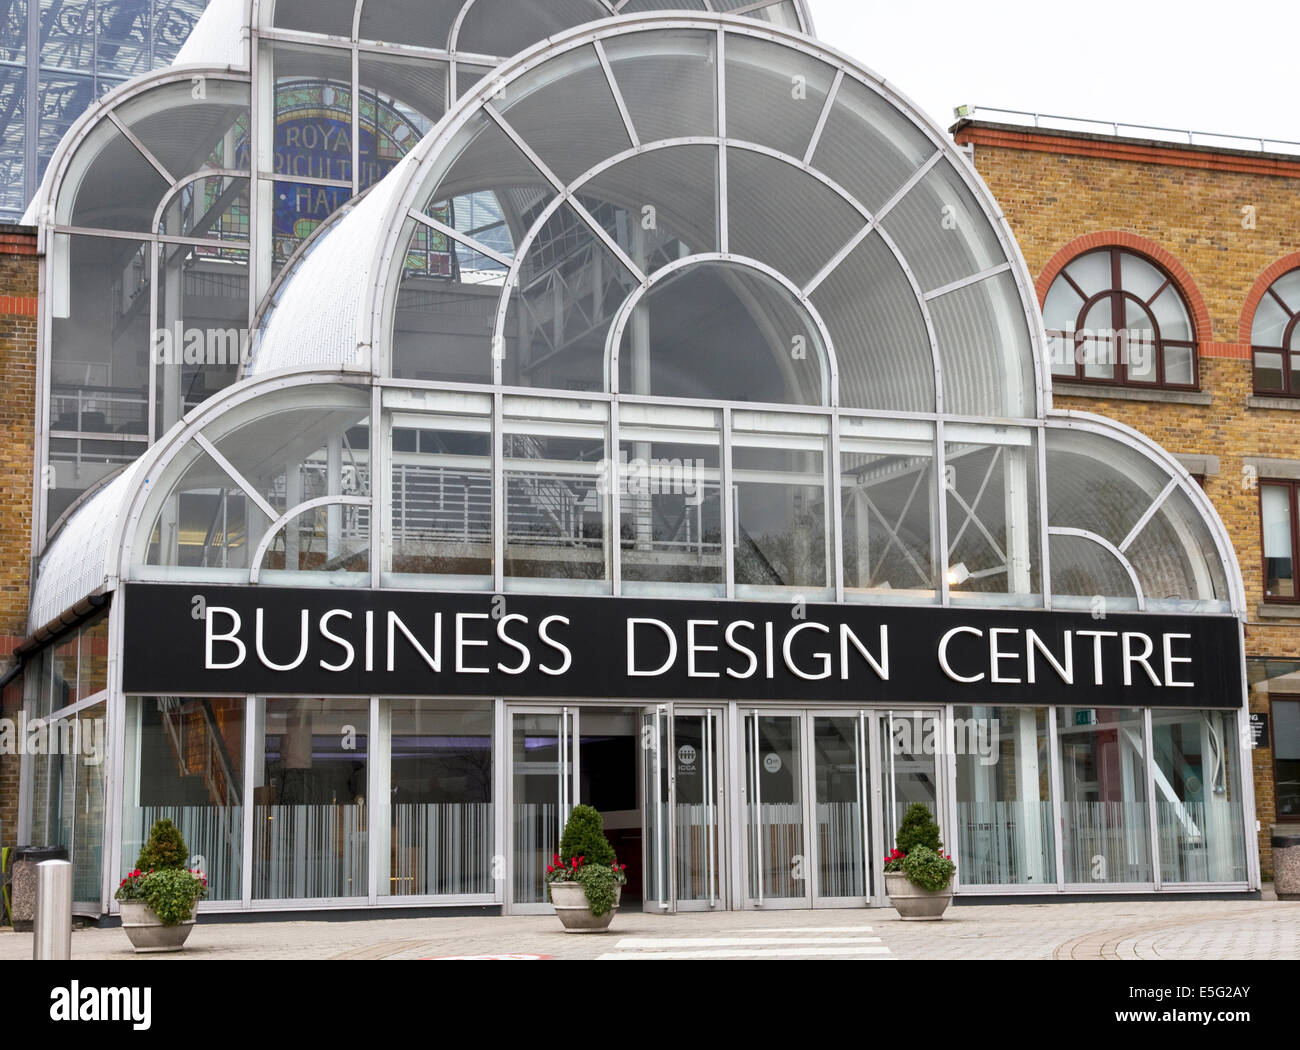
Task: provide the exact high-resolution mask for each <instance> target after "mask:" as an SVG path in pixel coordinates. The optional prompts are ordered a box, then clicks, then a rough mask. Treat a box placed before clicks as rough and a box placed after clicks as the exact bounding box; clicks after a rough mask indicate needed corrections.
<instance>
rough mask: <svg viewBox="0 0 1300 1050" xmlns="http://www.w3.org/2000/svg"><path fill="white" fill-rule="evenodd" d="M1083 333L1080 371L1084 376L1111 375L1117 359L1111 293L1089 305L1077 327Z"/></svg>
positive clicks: (1094, 377)
mask: <svg viewBox="0 0 1300 1050" xmlns="http://www.w3.org/2000/svg"><path fill="white" fill-rule="evenodd" d="M1080 332H1081V335H1082V337H1083V339H1082V343H1081V345H1080V349H1081V350H1082V353H1083V374H1084V377H1085V378H1087V379H1114V378H1115V365H1116V363H1117V362H1118V360H1119V353H1118V347H1117V346H1116V335H1115V304H1114V297H1113V296H1106V297H1104V298H1102V299H1099V300H1097V302H1095V303H1093V305H1092V306H1091V307H1090V308H1089V310H1088V313H1087V315H1086V316H1085V317H1084V319H1083V328H1082V329H1081V330H1080Z"/></svg>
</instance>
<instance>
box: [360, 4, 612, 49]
mask: <svg viewBox="0 0 1300 1050" xmlns="http://www.w3.org/2000/svg"><path fill="white" fill-rule="evenodd" d="M371 2H372V3H374V2H375V0H371ZM464 12H465V13H464V21H463V22H462V23H461V26H460V34H459V36H458V37H457V38H456V47H455V50H457V51H466V52H470V53H472V54H477V55H514V54H518V53H519V52H520V51H523V50H524V49H525V48H527V47H528V46H529V45H530V44H534V43H536V42H537V41H539V40H543V39H545V38H546V37H549V36H554V35H555V34H556V33H558V32H560V31H561V30H563V29H567V28H568V27H569V26H575V25H581V24H582V23H584V22H591V21H594V20H595V19H597V18H605V17H607V16H608V15H609V10H608V8H606V7H605V6H604V5H603V4H601V3H599V2H598V0H549V2H547V3H541V4H520V3H516V2H515V0H477V2H476V3H473V4H470V5H468V7H467V8H466V9H464ZM423 13H424V8H421V15H423Z"/></svg>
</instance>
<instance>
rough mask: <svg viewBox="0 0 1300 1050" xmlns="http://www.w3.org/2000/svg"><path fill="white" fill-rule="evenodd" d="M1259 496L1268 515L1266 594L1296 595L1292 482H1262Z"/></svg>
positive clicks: (1266, 533) (1265, 571)
mask: <svg viewBox="0 0 1300 1050" xmlns="http://www.w3.org/2000/svg"><path fill="white" fill-rule="evenodd" d="M1259 496H1260V504H1261V513H1262V515H1263V519H1264V594H1265V595H1266V596H1267V597H1269V598H1294V597H1295V596H1296V591H1295V566H1294V565H1293V564H1292V560H1291V559H1292V557H1293V552H1294V548H1293V546H1292V523H1291V514H1292V511H1291V502H1292V501H1291V486H1289V485H1261V486H1260V487H1259Z"/></svg>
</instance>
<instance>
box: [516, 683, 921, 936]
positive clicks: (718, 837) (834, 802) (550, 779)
mask: <svg viewBox="0 0 1300 1050" xmlns="http://www.w3.org/2000/svg"><path fill="white" fill-rule="evenodd" d="M507 724H508V726H509V731H510V750H509V756H510V762H509V768H508V770H507V776H506V783H507V786H508V793H509V798H508V807H507V808H508V812H509V814H510V817H509V822H508V825H507V835H508V847H507V849H508V855H509V881H508V885H509V890H510V892H509V895H508V900H507V906H508V908H509V910H510V911H513V912H516V913H528V912H547V911H550V910H551V906H550V904H548V903H547V901H546V892H545V878H544V876H545V872H546V866H547V865H548V864H550V863H551V859H552V857H553V855H554V854H555V853H557V852H559V848H560V837H561V834H562V832H563V828H564V823H565V821H566V820H567V818H568V814H569V813H570V812H571V811H572V809H573V807H574V806H575V805H577V804H579V803H584V804H587V805H592V806H594V807H595V808H596V809H597V810H599V811H600V812H601V815H602V817H603V818H604V820H605V825H606V834H607V836H608V837H609V839H610V841H611V843H612V844H613V845H614V847H615V849H616V850H617V852H618V854H619V859H620V860H621V861H622V862H623V863H625V864H627V866H628V886H627V887H626V889H625V891H624V899H625V900H626V901H627V903H628V904H629V906H631V907H632V908H635V907H636V906H637V904H638V903H641V904H642V905H643V907H644V908H645V910H646V911H649V912H655V913H671V912H677V911H707V910H711V909H726V908H728V907H743V908H831V907H836V908H844V907H864V906H867V905H871V904H882V903H883V902H884V893H883V886H882V885H881V879H880V875H879V871H880V863H879V857H880V856H882V855H883V854H884V853H885V852H887V850H888V848H889V846H890V845H892V843H893V841H894V835H895V832H896V830H897V827H898V823H899V821H900V820H901V818H902V815H903V813H904V812H906V810H907V807H908V806H909V805H910V804H912V803H913V802H923V803H925V804H926V806H927V807H928V808H929V809H930V811H931V812H932V813H933V814H934V815H935V816H936V817H938V816H940V813H939V808H940V801H939V800H940V798H941V797H942V796H941V793H940V792H939V790H938V769H937V766H936V756H937V753H938V750H939V746H938V743H939V742H938V738H937V734H938V732H939V727H940V725H941V724H942V719H941V718H940V717H939V714H938V712H937V711H917V710H911V711H888V710H875V709H866V708H863V709H856V708H807V709H806V708H784V709H783V708H776V707H773V708H767V707H750V708H745V707H736V706H734V705H724V704H718V705H716V706H709V705H699V704H675V703H667V702H666V703H660V704H653V705H648V706H645V707H637V708H629V707H618V706H614V705H595V704H587V705H583V706H582V707H578V706H559V707H557V706H540V705H539V706H523V705H508V707H507ZM728 798H729V799H730V804H728V805H725V806H724V801H725V800H727V799H728Z"/></svg>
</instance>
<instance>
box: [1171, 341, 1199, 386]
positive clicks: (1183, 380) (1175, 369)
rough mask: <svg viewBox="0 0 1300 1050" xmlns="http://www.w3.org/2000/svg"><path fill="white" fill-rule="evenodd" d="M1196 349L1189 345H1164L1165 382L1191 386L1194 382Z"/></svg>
mask: <svg viewBox="0 0 1300 1050" xmlns="http://www.w3.org/2000/svg"><path fill="white" fill-rule="evenodd" d="M1195 353H1196V351H1195V350H1193V349H1192V348H1191V347H1190V346H1167V347H1165V382H1166V383H1169V384H1171V385H1174V386H1192V385H1194V384H1195V382H1196V359H1195V356H1194V355H1195Z"/></svg>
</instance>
